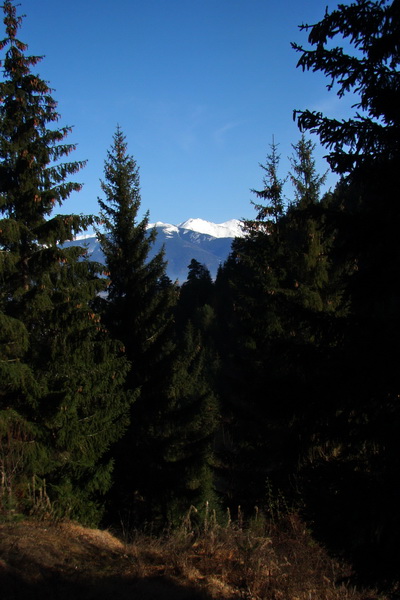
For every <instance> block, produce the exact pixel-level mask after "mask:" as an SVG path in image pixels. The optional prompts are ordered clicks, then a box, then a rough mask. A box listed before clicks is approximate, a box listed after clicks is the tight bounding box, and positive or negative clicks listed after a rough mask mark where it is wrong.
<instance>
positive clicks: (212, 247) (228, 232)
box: [65, 219, 244, 283]
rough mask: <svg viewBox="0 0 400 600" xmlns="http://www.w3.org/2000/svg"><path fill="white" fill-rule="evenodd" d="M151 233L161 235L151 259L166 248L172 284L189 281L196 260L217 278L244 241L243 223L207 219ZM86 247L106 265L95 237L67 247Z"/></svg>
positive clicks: (158, 226) (157, 226) (159, 227)
mask: <svg viewBox="0 0 400 600" xmlns="http://www.w3.org/2000/svg"><path fill="white" fill-rule="evenodd" d="M148 228H149V229H151V228H155V229H156V231H157V238H156V242H155V243H154V245H153V247H152V249H151V252H150V255H149V258H151V257H152V256H154V254H156V253H157V252H158V251H159V250H160V248H161V246H162V245H164V248H165V258H166V260H167V275H168V277H170V279H172V281H176V280H178V282H179V283H183V282H184V281H186V278H187V274H188V265H189V263H190V261H191V260H192V258H195V259H196V260H197V261H198V262H200V263H201V264H204V265H206V266H207V268H208V269H209V271H210V274H211V276H212V277H213V278H215V276H216V274H217V271H218V267H219V265H220V264H222V263H223V262H224V261H225V260H226V258H227V257H228V254H229V252H230V250H231V245H232V241H233V239H234V238H235V237H243V235H244V233H243V229H242V222H241V221H239V220H238V219H231V220H230V221H226V222H225V223H211V222H210V221H205V220H203V219H188V220H187V221H184V222H183V223H180V224H179V225H171V224H169V223H161V222H159V221H158V222H156V223H150V224H149V226H148ZM77 244H79V245H82V246H83V245H84V246H86V247H87V250H88V255H89V257H90V258H91V259H92V260H95V261H98V262H100V263H103V262H104V256H103V254H102V252H101V248H100V244H99V242H98V241H97V238H96V237H95V236H79V237H77V238H76V239H75V240H74V241H73V242H68V243H67V244H65V245H66V246H69V245H77Z"/></svg>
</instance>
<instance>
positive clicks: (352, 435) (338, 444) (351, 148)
mask: <svg viewBox="0 0 400 600" xmlns="http://www.w3.org/2000/svg"><path fill="white" fill-rule="evenodd" d="M399 27H400V8H399V3H398V2H397V1H393V2H390V1H387V0H382V1H367V0H357V1H356V2H352V3H349V4H346V5H344V4H341V5H339V6H338V8H337V9H336V10H333V11H331V12H328V11H327V12H326V14H325V16H324V18H323V19H321V21H320V22H319V23H316V24H315V25H312V26H311V25H304V26H303V27H302V29H303V30H305V31H307V32H308V42H309V47H302V46H298V45H294V47H295V49H296V50H297V51H298V52H299V53H300V59H299V63H298V64H299V66H300V67H301V68H303V69H307V70H308V69H311V70H313V71H320V72H322V73H324V74H325V75H326V76H327V77H328V78H329V80H330V83H329V85H328V88H329V89H332V90H335V91H336V93H337V95H338V97H339V98H342V97H344V96H345V95H346V94H349V93H350V94H351V93H353V94H355V95H356V96H357V98H358V101H357V103H356V104H355V105H354V108H355V114H354V115H353V116H351V117H350V118H346V119H342V120H340V121H339V120H337V119H334V118H331V117H330V116H329V115H324V114H322V113H320V112H313V111H308V110H305V111H296V117H297V119H298V123H299V126H300V127H301V128H302V129H303V130H310V131H312V132H314V133H316V134H317V135H318V136H319V138H320V140H321V143H322V144H323V145H324V146H325V147H326V148H327V150H328V160H329V162H330V164H331V167H332V169H333V170H334V171H336V172H337V173H339V174H341V175H342V176H343V180H342V182H341V184H340V186H338V189H337V191H336V193H335V194H334V197H333V198H332V202H331V204H330V207H329V208H330V218H329V219H330V224H331V226H332V228H334V229H336V231H335V244H334V247H333V252H332V253H331V256H332V257H335V259H336V260H338V259H340V261H341V264H342V273H343V277H342V285H343V290H344V293H343V295H342V298H343V303H345V304H346V305H347V314H346V317H345V319H344V323H343V328H342V330H343V338H342V343H341V355H342V361H341V363H340V368H339V369H337V374H336V378H335V396H336V406H335V409H336V410H335V413H334V414H332V416H331V419H330V440H329V445H328V446H327V447H328V448H330V450H331V451H330V452H328V451H325V453H324V454H322V455H321V456H320V461H319V463H318V464H315V463H314V465H313V471H314V473H315V472H317V473H318V474H319V478H320V481H321V482H322V485H320V486H319V489H318V490H317V489H316V486H314V489H311V490H310V493H309V496H308V500H309V502H310V503H311V504H313V508H314V509H315V512H314V515H313V518H317V517H318V520H317V523H319V525H320V526H321V530H323V531H324V534H325V536H326V538H325V539H329V541H330V542H331V543H333V544H334V545H336V547H339V548H340V549H341V550H346V551H347V552H348V553H349V555H350V557H351V559H352V560H353V561H356V563H357V566H358V567H361V569H362V570H363V571H364V574H366V575H368V576H371V575H375V576H379V577H381V578H382V577H385V578H390V577H393V576H394V577H396V569H397V567H396V565H397V564H398V560H399V554H398V552H397V553H396V552H392V550H393V549H394V548H396V547H397V543H396V539H397V537H398V533H399V530H400V516H399V511H398V509H397V506H398V504H399V493H398V486H397V484H394V482H395V481H396V480H397V475H396V473H397V472H398V468H399V456H400V452H399V446H398V435H397V433H395V432H396V431H398V427H399V423H400V413H399V405H398V402H397V400H396V398H398V389H399V375H398V373H399V372H398V356H399V351H400V347H399V340H400V335H399V333H400V321H399V314H400V313H399V304H400V297H399V293H398V286H395V285H394V281H395V280H396V277H397V273H398V270H399V264H400V254H399V244H398V243H397V236H398V230H399V211H398V200H397V196H398V192H397V189H398V183H397V173H398V170H399V164H400V152H399V147H400V146H399V139H400V121H399V110H398V107H399V103H400V99H399V93H400V92H399V90H400V86H399V64H400V54H399V45H398V37H399ZM338 38H339V39H338ZM342 38H344V39H345V40H346V42H347V43H346V46H345V49H344V48H343V42H342ZM333 450H334V452H333ZM316 492H319V493H316ZM314 499H315V504H314V503H313V500H314ZM332 514H335V515H337V516H338V518H337V519H334V520H332ZM378 556H379V560H376V558H377V557H378ZM371 557H374V559H373V560H371Z"/></svg>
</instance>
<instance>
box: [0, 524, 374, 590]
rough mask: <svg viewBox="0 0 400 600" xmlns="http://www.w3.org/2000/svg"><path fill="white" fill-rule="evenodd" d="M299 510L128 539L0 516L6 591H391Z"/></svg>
mask: <svg viewBox="0 0 400 600" xmlns="http://www.w3.org/2000/svg"><path fill="white" fill-rule="evenodd" d="M350 576H351V572H350V570H349V569H348V568H346V567H345V566H343V565H340V564H339V563H337V562H335V561H333V560H332V559H331V558H329V557H328V555H327V553H326V552H325V551H324V549H323V548H321V547H320V546H319V545H317V544H316V543H315V542H314V541H313V539H312V538H311V536H310V534H309V532H308V531H307V530H306V529H305V528H304V525H303V524H302V522H301V521H300V519H299V518H298V517H297V516H296V515H290V516H288V517H286V518H285V519H281V521H280V523H279V524H270V523H268V522H266V521H265V520H264V519H262V518H261V517H257V518H255V519H253V521H252V522H251V523H250V524H249V525H248V526H247V527H246V528H245V527H243V526H241V525H240V523H239V524H233V523H231V522H228V523H227V524H226V525H225V526H219V525H217V524H216V523H215V522H213V520H212V519H210V520H209V521H208V522H206V523H205V524H204V526H202V528H201V531H196V530H194V528H193V527H192V526H191V519H190V516H189V517H188V519H186V520H185V522H184V523H183V525H182V527H181V529H179V530H178V531H175V532H172V533H169V534H166V535H164V536H161V537H158V538H155V537H151V536H145V535H143V534H134V535H133V536H132V538H131V539H130V540H129V541H126V540H125V541H121V539H119V538H118V537H116V536H114V535H112V534H111V532H109V531H102V530H98V529H96V530H95V529H87V528H84V527H82V526H80V525H77V524H76V523H72V522H60V523H54V522H52V523H50V522H45V521H23V522H19V523H2V524H0V590H1V591H0V597H1V599H2V600H20V599H21V600H30V599H32V600H33V599H35V600H36V599H38V598H39V599H40V600H47V599H50V598H51V599H52V600H53V599H57V600H67V599H68V600H70V599H71V598H74V600H94V599H96V600H99V599H100V600H103V599H104V600H105V599H111V600H114V599H115V600H117V599H118V600H128V599H129V600H138V599H141V600H142V599H143V600H158V599H161V598H162V599H163V600H172V599H174V600H186V599H187V600H189V599H191V600H200V599H203V600H212V599H225V600H236V599H243V598H246V599H248V600H278V599H283V600H314V599H315V600H317V599H318V600H339V599H340V600H342V599H343V600H344V599H346V600H372V599H378V598H379V600H384V598H385V597H384V596H381V595H377V594H376V593H374V592H373V591H372V590H358V589H356V588H355V587H354V586H352V585H350V584H348V583H346V582H347V581H349V577H350Z"/></svg>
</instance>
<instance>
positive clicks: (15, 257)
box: [0, 0, 126, 522]
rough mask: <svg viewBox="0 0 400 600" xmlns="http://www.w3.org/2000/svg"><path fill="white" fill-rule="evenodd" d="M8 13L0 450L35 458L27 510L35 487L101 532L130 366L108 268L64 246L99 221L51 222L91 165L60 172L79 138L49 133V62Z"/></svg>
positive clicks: (7, 5) (0, 240)
mask: <svg viewBox="0 0 400 600" xmlns="http://www.w3.org/2000/svg"><path fill="white" fill-rule="evenodd" d="M3 11H4V15H5V18H4V23H5V27H6V37H5V38H4V39H3V40H2V41H1V43H0V47H1V48H2V49H4V48H6V47H8V49H7V51H6V53H5V58H4V62H3V65H4V70H3V73H4V75H3V81H2V82H1V83H0V98H1V105H0V182H1V183H0V211H1V215H2V219H1V221H0V248H1V252H0V257H1V262H0V284H1V287H0V310H1V321H2V325H3V326H4V329H3V331H2V338H3V336H4V338H5V339H2V351H1V370H2V374H3V376H4V378H3V380H2V393H1V396H0V397H1V401H2V406H1V409H2V412H1V413H0V417H1V422H2V427H1V435H2V443H1V448H2V451H4V449H5V448H6V447H7V445H6V444H4V440H5V439H8V440H11V442H10V443H11V445H12V446H13V447H14V448H16V449H17V450H18V451H20V450H21V451H23V453H25V456H23V457H22V459H21V464H24V468H23V469H22V470H20V471H19V472H18V477H17V479H18V482H17V484H18V486H19V487H20V489H19V492H18V496H19V498H20V507H19V508H27V509H31V510H32V509H34V508H35V506H36V505H37V497H36V493H35V492H32V487H30V488H29V486H28V479H29V478H31V477H33V478H34V479H33V481H34V482H36V483H35V485H34V488H35V489H36V490H38V488H40V490H41V497H42V498H43V497H47V498H48V502H49V503H50V505H51V510H52V512H53V514H58V515H61V516H65V515H69V516H72V517H75V518H80V519H82V520H85V521H87V522H95V521H96V519H97V517H98V514H99V511H98V499H99V496H100V495H101V494H102V493H103V492H104V491H105V490H106V489H107V488H108V487H109V485H110V473H111V469H112V462H111V461H108V463H107V462H104V461H103V458H102V457H103V456H104V453H105V452H106V451H107V450H108V449H109V448H110V446H111V444H112V443H113V442H114V441H115V440H116V439H117V438H118V437H119V436H120V435H121V432H122V431H123V429H124V427H125V425H124V420H126V417H125V414H126V398H125V395H124V394H123V393H121V383H122V380H123V377H124V372H125V370H126V361H125V359H121V358H119V356H118V347H117V346H116V343H115V342H112V341H111V340H110V339H109V337H108V335H107V332H105V331H104V329H103V327H102V325H101V323H100V319H99V317H98V316H97V315H96V313H95V312H94V310H93V308H92V306H91V303H92V302H93V300H94V298H95V296H96V294H97V293H98V292H99V291H100V290H101V289H103V287H104V286H103V283H102V280H101V278H100V277H99V267H100V266H99V265H96V264H94V263H90V262H89V261H87V260H81V259H83V258H84V254H85V250H84V249H82V248H70V249H63V248H62V244H63V243H64V242H65V241H66V240H70V239H72V238H73V236H74V235H75V234H76V233H78V232H79V231H82V230H84V229H85V228H86V227H87V225H88V224H89V223H91V222H92V218H90V217H83V216H76V215H56V216H52V212H53V210H54V206H55V204H57V203H58V204H62V202H63V201H64V200H65V199H66V198H68V196H69V195H70V193H71V192H73V191H79V189H80V188H81V185H80V184H78V183H74V182H71V181H69V178H70V176H72V175H74V174H75V173H77V172H78V171H79V170H80V168H81V167H82V166H83V165H84V162H82V161H76V162H62V159H63V158H64V157H66V156H68V155H69V154H70V152H71V151H73V150H74V145H71V144H66V143H64V139H65V137H66V136H67V135H68V133H69V132H70V128H68V127H64V128H61V129H55V130H53V129H50V128H49V124H52V123H54V122H55V121H57V120H58V118H59V115H58V113H57V112H56V103H55V101H54V100H53V98H52V97H51V90H50V88H49V87H48V85H47V84H46V83H45V82H44V81H43V80H42V79H40V77H39V76H38V75H35V74H33V73H32V68H33V67H35V66H36V64H37V63H38V62H39V61H40V57H37V56H26V55H25V54H24V53H25V51H26V49H27V46H26V45H25V44H24V43H22V42H21V41H20V40H19V39H18V38H17V33H18V29H19V27H20V25H21V23H22V17H19V16H17V13H16V8H15V6H14V4H13V2H11V1H10V0H5V2H4V4H3ZM7 423H8V424H9V425H7ZM27 440H28V441H29V442H30V443H29V444H23V443H22V442H24V441H27ZM24 448H25V449H24ZM17 450H16V451H17ZM25 450H26V452H25ZM4 460H5V459H4V456H3V458H2V461H3V464H4ZM7 460H8V459H7ZM45 482H47V488H46V494H47V496H46V494H44V486H45ZM29 483H32V480H31V481H30V482H29ZM29 489H30V490H31V491H30V492H29ZM28 492H29V493H28ZM29 494H30V497H29ZM24 503H25V504H26V506H24ZM47 508H48V507H47Z"/></svg>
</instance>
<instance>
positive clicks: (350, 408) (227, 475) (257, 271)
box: [0, 0, 400, 582]
mask: <svg viewBox="0 0 400 600" xmlns="http://www.w3.org/2000/svg"><path fill="white" fill-rule="evenodd" d="M2 10H3V13H4V25H5V37H4V39H2V41H0V49H1V50H2V51H3V56H2V69H3V78H2V80H1V82H0V212H1V219H0V324H1V328H0V476H1V479H0V516H2V517H6V516H8V517H10V515H11V516H12V515H18V514H23V515H33V516H43V515H46V516H51V517H54V518H71V519H75V520H77V521H79V522H81V523H83V524H89V525H95V524H98V523H100V522H101V523H105V524H112V523H119V522H121V521H123V522H124V525H125V527H132V528H142V527H144V526H147V525H148V524H149V523H151V525H152V527H153V530H155V531H157V530H162V528H164V527H165V526H167V525H169V526H174V525H175V524H177V523H179V521H180V519H182V516H183V515H184V514H185V513H186V512H187V511H188V510H189V509H190V507H191V506H193V507H196V509H197V511H198V515H199V518H200V515H201V514H202V511H204V510H207V511H209V510H214V511H215V514H216V515H217V518H218V515H219V514H223V513H224V511H226V509H227V508H229V510H230V511H231V514H232V515H233V516H234V515H236V514H237V511H238V507H240V511H241V515H245V516H246V515H248V516H249V515H251V514H252V513H253V511H254V507H257V509H258V510H260V511H263V512H264V513H265V514H266V515H268V513H269V512H271V511H272V510H273V507H274V506H276V504H277V502H279V503H280V506H281V507H282V508H281V509H282V510H283V509H284V508H283V507H285V509H286V510H296V511H299V513H300V514H301V515H302V518H304V520H305V522H307V523H308V524H309V526H310V527H311V529H312V531H313V535H315V537H316V538H318V539H319V540H322V541H323V543H324V544H325V545H326V546H327V547H328V548H329V549H330V550H331V551H332V552H334V553H337V554H339V555H341V556H344V557H345V558H347V559H349V560H350V561H351V562H352V563H353V564H354V565H355V568H356V569H357V570H358V572H359V573H360V576H362V577H364V578H370V579H371V580H372V581H374V582H376V581H378V582H387V581H393V580H394V579H396V578H398V564H399V560H400V550H399V543H398V537H399V534H400V485H399V472H400V471H399V467H400V446H399V445H400V405H399V397H400V396H399V394H400V371H399V365H398V362H399V357H400V353H399V344H400V296H399V294H400V292H399V286H398V284H396V280H397V277H398V273H399V264H400V244H399V242H398V239H397V238H398V232H399V225H400V223H399V201H398V200H399V198H398V195H399V186H398V173H399V172H400V112H399V110H400V73H399V62H400V46H399V40H400V3H399V2H398V0H393V1H392V2H390V1H387V0H356V1H355V2H353V3H350V4H341V5H339V6H338V8H337V9H336V10H333V11H332V12H330V13H329V12H328V11H327V12H326V14H325V16H324V18H323V19H322V20H321V21H320V22H319V23H317V24H314V25H312V26H311V25H310V26H309V25H303V26H302V29H303V30H304V31H305V33H306V34H307V44H308V45H307V46H305V47H302V46H298V45H293V50H294V52H297V53H298V56H299V61H298V66H299V67H300V68H302V69H303V70H311V71H319V72H322V73H324V74H325V75H326V77H327V80H328V86H329V87H331V88H332V89H333V90H334V92H336V93H337V94H338V96H339V97H342V96H344V95H346V94H348V93H351V94H354V95H355V97H356V99H357V103H356V104H355V105H354V107H353V108H354V116H353V117H352V118H349V119H342V120H340V121H338V120H335V119H331V118H329V117H327V116H325V115H323V114H321V113H319V112H311V111H307V110H306V111H295V112H294V119H295V120H297V123H298V125H299V130H300V134H299V140H298V141H296V140H294V143H293V153H292V160H291V170H290V173H289V174H287V175H286V174H283V175H282V174H281V173H280V161H279V148H278V145H277V144H276V143H275V142H273V143H272V144H271V145H270V147H269V149H267V156H266V159H265V162H264V164H262V165H261V168H262V175H263V177H262V184H260V186H257V187H259V188H260V189H254V190H252V191H253V197H254V215H255V216H254V219H253V220H248V221H245V223H244V227H245V230H246V236H245V237H244V238H237V239H235V240H234V242H233V245H232V251H231V254H230V256H229V258H228V259H227V261H226V263H225V264H224V265H222V266H221V268H220V270H219V272H218V275H217V278H216V280H215V281H213V280H212V278H211V276H210V273H209V272H208V270H207V268H206V267H205V266H204V265H201V264H200V263H199V262H198V261H196V260H194V259H193V260H192V261H191V263H190V265H188V277H187V281H186V282H185V283H184V284H182V285H181V286H178V285H177V284H176V283H174V282H172V281H171V280H169V279H168V277H167V276H166V273H165V270H166V262H165V257H164V254H163V252H162V251H161V252H160V253H158V254H156V255H155V256H154V257H153V258H152V259H151V260H150V259H149V251H150V250H151V248H152V245H153V243H154V235H155V234H154V233H150V234H149V232H148V229H147V225H148V214H146V215H145V217H144V218H143V219H141V220H140V219H139V218H138V211H139V208H140V206H141V195H140V179H139V167H138V165H137V164H136V161H135V160H134V158H133V157H132V156H131V155H130V154H129V152H128V145H127V141H126V138H125V136H124V134H123V131H122V130H121V128H119V127H117V129H116V131H115V135H114V138H113V140H112V141H111V146H110V149H109V151H108V153H107V154H106V159H105V164H104V173H103V174H99V176H101V175H102V177H103V179H102V194H103V196H102V199H100V200H99V214H98V215H88V216H82V215H75V214H70V215H66V214H57V213H56V209H57V206H60V205H62V203H63V202H64V201H65V200H66V199H67V198H68V196H69V195H70V193H71V192H72V191H77V190H79V189H80V184H78V183H74V182H73V179H74V177H75V175H76V174H77V173H78V172H79V171H80V169H81V168H83V167H84V163H82V162H77V161H72V162H70V161H69V159H68V157H69V156H70V154H71V152H73V151H74V146H73V145H72V144H68V143H67V141H66V139H67V137H68V134H69V133H70V129H69V128H66V127H62V128H54V127H55V123H56V122H57V121H58V119H59V114H58V112H57V104H56V102H55V101H54V99H53V98H52V90H51V89H50V88H49V86H48V84H47V83H46V82H45V81H43V80H42V79H41V78H40V76H39V75H37V74H36V71H35V69H36V65H37V63H39V62H40V60H41V58H40V57H38V56H30V55H29V54H27V46H26V44H24V43H23V42H22V41H20V40H19V30H20V27H21V24H22V17H20V16H18V11H17V6H16V4H15V3H14V1H13V0H4V2H3V6H2ZM343 39H344V40H346V48H347V47H348V48H349V49H348V50H346V52H345V51H344V50H343V48H342V44H343ZM336 44H337V45H336ZM307 132H309V133H311V134H317V136H318V137H319V140H320V143H321V144H322V146H324V147H325V148H326V152H327V159H328V162H329V166H330V169H331V170H332V171H333V172H335V173H337V174H338V175H339V176H340V180H339V183H338V184H337V185H336V187H335V189H333V190H330V191H329V192H327V193H325V194H323V195H322V194H321V189H322V187H323V184H324V180H325V174H324V173H318V172H317V170H316V167H315V161H314V157H313V153H314V150H315V146H314V144H313V143H312V142H311V141H310V139H309V138H308V137H307ZM287 177H288V178H289V180H290V182H291V184H292V185H291V190H292V191H291V196H290V198H287V197H286V196H285V195H284V192H283V186H284V181H285V180H286V178H287ZM256 185H257V184H256ZM396 198H397V200H396ZM90 225H91V226H94V227H95V228H96V231H97V235H98V238H99V241H100V243H101V248H102V251H103V253H104V256H105V258H106V264H105V265H102V264H98V263H95V262H92V261H91V260H90V259H88V257H87V256H86V254H85V253H86V251H85V249H84V248H80V247H64V245H63V244H64V243H65V242H66V241H68V240H71V239H73V238H74V237H75V236H76V235H77V234H78V233H80V232H82V231H85V229H86V228H87V227H88V226H90Z"/></svg>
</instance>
